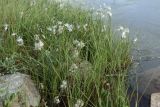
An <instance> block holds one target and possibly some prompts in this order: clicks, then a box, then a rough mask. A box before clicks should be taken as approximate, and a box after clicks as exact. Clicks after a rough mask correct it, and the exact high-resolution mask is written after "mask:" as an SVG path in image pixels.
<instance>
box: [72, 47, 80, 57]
mask: <svg viewBox="0 0 160 107" xmlns="http://www.w3.org/2000/svg"><path fill="white" fill-rule="evenodd" d="M72 57H73V58H78V57H79V50H78V49H77V48H74V49H73V50H72Z"/></svg>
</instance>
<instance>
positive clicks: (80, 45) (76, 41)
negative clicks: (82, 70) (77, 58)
mask: <svg viewBox="0 0 160 107" xmlns="http://www.w3.org/2000/svg"><path fill="white" fill-rule="evenodd" d="M73 44H74V45H75V46H76V47H77V48H80V49H82V48H83V47H85V43H83V42H82V41H78V40H74V41H73Z"/></svg>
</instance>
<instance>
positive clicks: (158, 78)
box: [131, 66, 160, 96]
mask: <svg viewBox="0 0 160 107" xmlns="http://www.w3.org/2000/svg"><path fill="white" fill-rule="evenodd" d="M131 86H132V88H133V89H135V90H137V92H139V93H141V94H144V95H147V96H148V95H149V96H150V95H151V94H152V93H158V92H160V66H158V67H154V68H151V69H149V70H146V71H144V72H141V73H137V74H136V75H135V76H134V78H132V82H131Z"/></svg>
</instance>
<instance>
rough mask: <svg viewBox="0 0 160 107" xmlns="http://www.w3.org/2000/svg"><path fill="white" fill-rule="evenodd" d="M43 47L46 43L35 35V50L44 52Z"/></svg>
mask: <svg viewBox="0 0 160 107" xmlns="http://www.w3.org/2000/svg"><path fill="white" fill-rule="evenodd" d="M43 46H44V43H43V42H42V41H41V40H40V39H39V35H35V43H34V49H35V50H42V48H43Z"/></svg>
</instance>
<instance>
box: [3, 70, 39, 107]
mask: <svg viewBox="0 0 160 107" xmlns="http://www.w3.org/2000/svg"><path fill="white" fill-rule="evenodd" d="M39 103H40V94H39V92H38V91H37V89H36V87H35V85H34V83H33V81H32V80H31V78H30V77H29V76H28V75H25V74H21V73H15V74H9V75H5V76H1V77H0V107H5V106H8V105H9V107H37V106H38V105H39Z"/></svg>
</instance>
